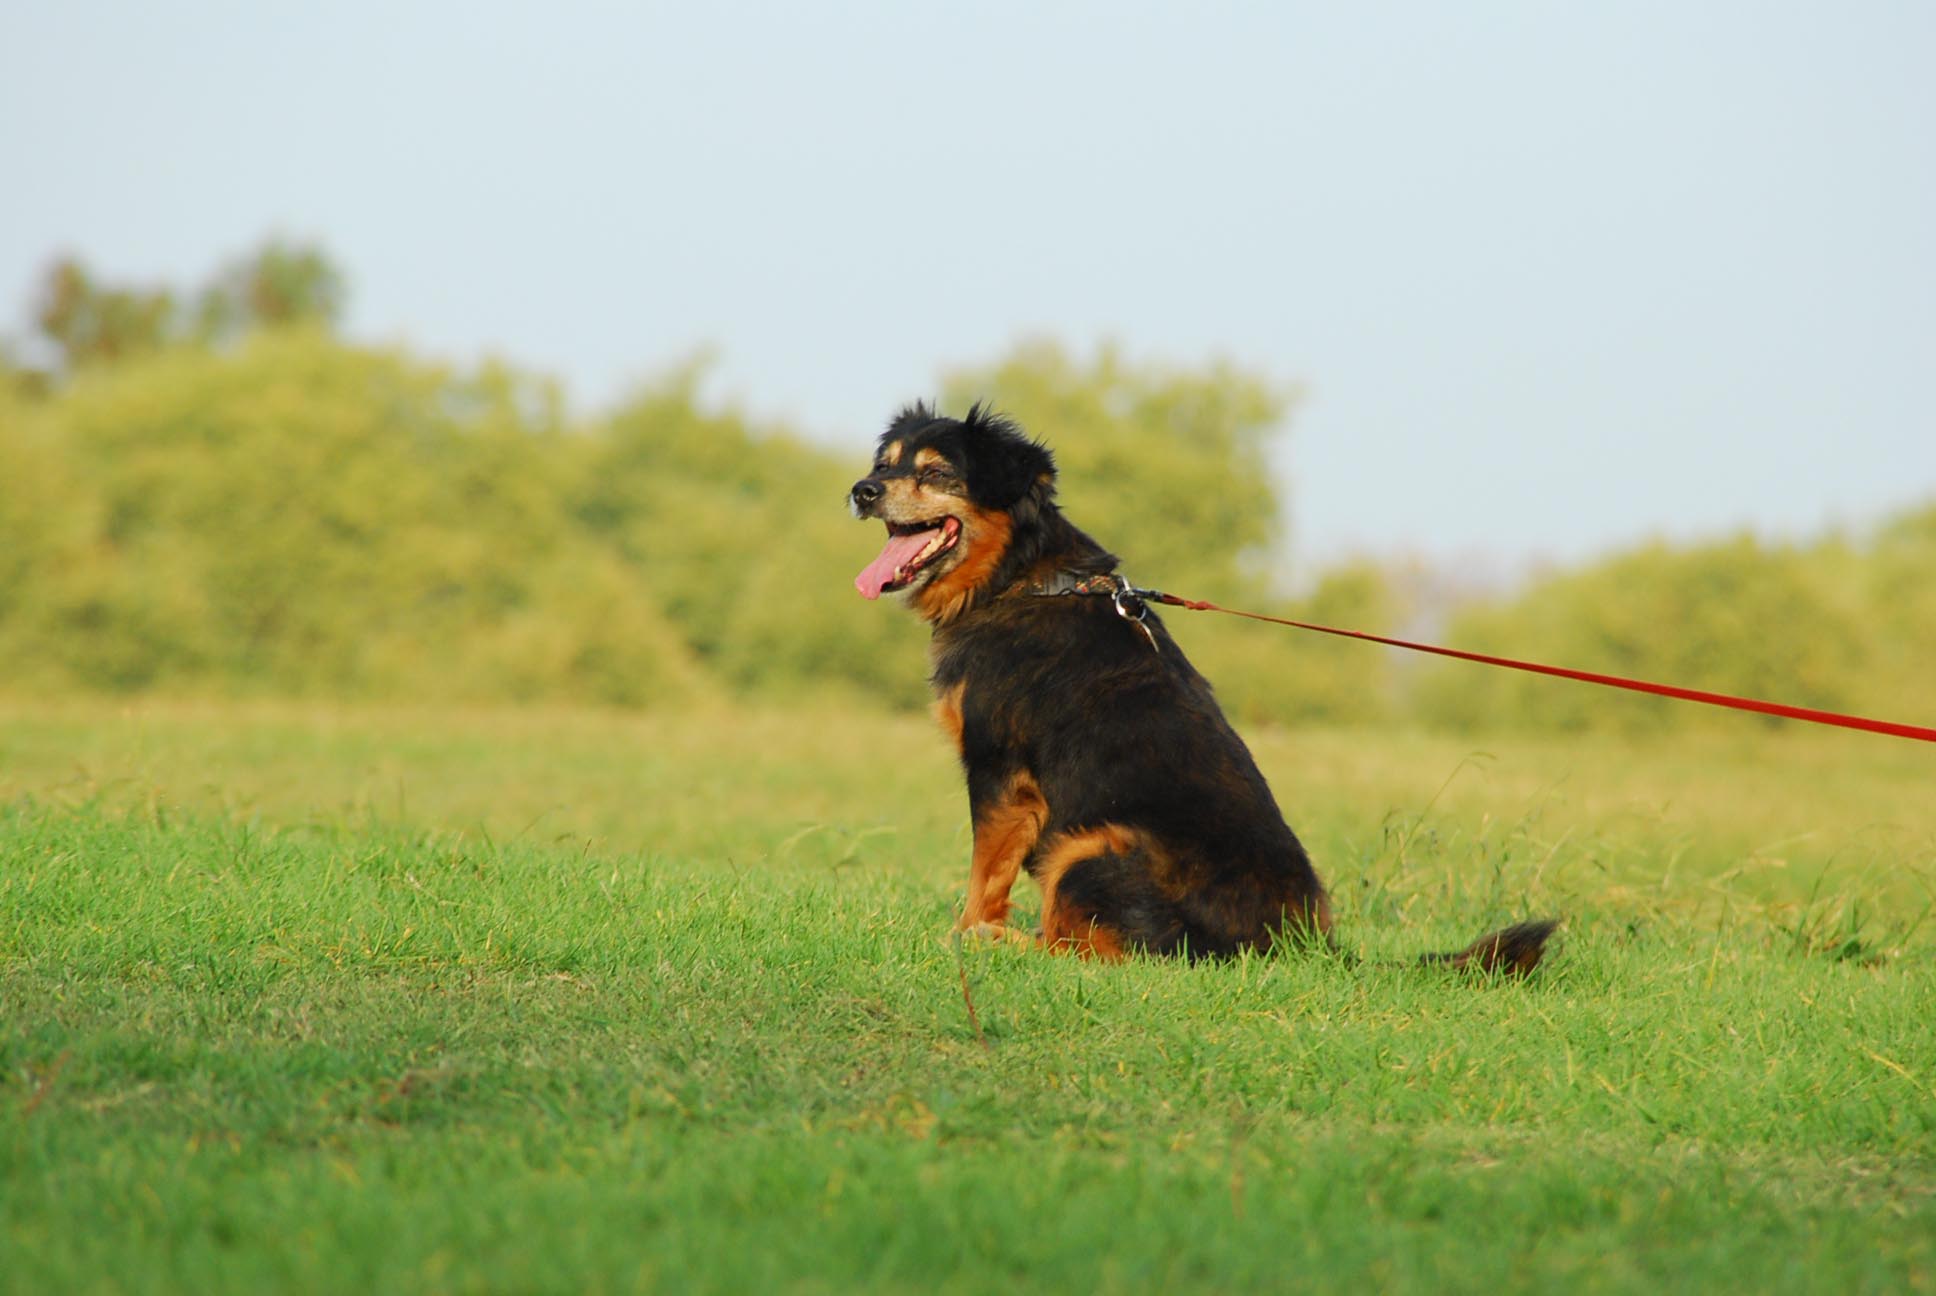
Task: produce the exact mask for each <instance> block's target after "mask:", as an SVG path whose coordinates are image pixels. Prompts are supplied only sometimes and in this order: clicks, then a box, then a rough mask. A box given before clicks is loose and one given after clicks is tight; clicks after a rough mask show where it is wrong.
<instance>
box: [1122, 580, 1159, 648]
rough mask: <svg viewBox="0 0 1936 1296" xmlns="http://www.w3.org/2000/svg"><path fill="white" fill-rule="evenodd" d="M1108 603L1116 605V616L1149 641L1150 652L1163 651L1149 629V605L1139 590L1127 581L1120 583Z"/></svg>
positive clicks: (1153, 633) (1154, 633)
mask: <svg viewBox="0 0 1936 1296" xmlns="http://www.w3.org/2000/svg"><path fill="white" fill-rule="evenodd" d="M1109 601H1110V602H1111V603H1114V604H1115V605H1116V615H1117V616H1119V617H1121V618H1122V619H1123V620H1125V621H1128V622H1130V623H1132V624H1133V625H1135V627H1136V628H1137V629H1138V630H1141V631H1142V632H1143V638H1145V639H1147V640H1149V646H1150V651H1151V652H1162V651H1163V650H1162V649H1161V648H1160V647H1158V646H1157V643H1156V632H1155V631H1154V630H1152V629H1150V628H1149V604H1147V603H1145V602H1143V599H1142V591H1141V590H1139V589H1137V588H1136V587H1135V586H1134V585H1131V584H1130V583H1129V582H1128V581H1121V582H1119V583H1118V584H1117V586H1116V590H1115V592H1114V593H1112V594H1111V595H1110V596H1109Z"/></svg>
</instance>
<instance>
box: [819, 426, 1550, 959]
mask: <svg viewBox="0 0 1936 1296" xmlns="http://www.w3.org/2000/svg"><path fill="white" fill-rule="evenodd" d="M851 499H852V503H853V507H854V511H855V512H856V513H857V514H858V515H859V516H861V517H871V518H878V519H880V520H881V521H883V522H885V523H886V524H887V544H886V546H885V547H884V548H883V549H882V550H881V552H880V556H879V557H877V558H875V559H874V561H873V562H871V563H869V564H868V565H867V567H866V569H865V570H864V571H862V572H861V574H860V575H859V577H857V578H856V579H855V582H854V583H855V585H857V586H858V587H859V589H860V592H861V593H862V594H864V595H866V596H867V597H868V598H870V599H872V598H879V597H880V596H881V595H882V594H884V593H888V592H892V591H904V592H905V593H906V594H907V598H908V602H909V603H910V604H911V605H912V606H913V608H914V609H915V611H917V612H919V613H920V614H921V615H922V616H923V617H924V618H926V620H927V621H928V623H929V624H930V625H931V626H932V627H933V631H934V642H933V656H934V676H933V683H934V689H935V693H936V696H937V698H938V701H937V703H936V711H937V714H938V715H939V716H940V719H941V723H942V727H943V728H945V729H946V730H947V731H948V733H949V734H950V735H951V736H952V737H953V738H954V740H955V742H956V744H957V745H958V747H959V748H960V752H961V763H962V768H963V769H964V770H965V771H966V773H967V777H968V805H969V811H970V813H971V815H972V816H973V822H974V859H973V863H972V864H971V866H970V870H969V875H968V903H967V907H966V909H965V910H964V911H963V913H962V915H961V921H960V923H959V927H960V929H961V930H962V931H964V932H971V933H975V934H978V935H982V936H989V937H1008V936H1016V935H1019V933H1017V932H1015V931H1013V929H1011V928H1010V927H1009V925H1008V916H1009V890H1010V888H1011V887H1012V886H1013V885H1014V883H1015V879H1016V876H1017V874H1018V873H1019V872H1020V871H1021V870H1023V869H1027V870H1028V872H1029V874H1030V875H1031V876H1032V877H1034V878H1035V881H1036V883H1037V884H1038V885H1039V886H1040V887H1041V889H1042V929H1041V933H1040V937H1039V939H1040V940H1041V942H1042V943H1043V944H1045V945H1047V946H1049V947H1050V948H1053V949H1061V950H1072V951H1076V952H1079V953H1082V954H1087V955H1093V956H1097V957H1103V958H1118V957H1121V956H1123V955H1124V954H1126V953H1128V952H1130V951H1133V950H1146V951H1150V952H1152V953H1159V954H1171V953H1184V954H1187V955H1189V956H1191V957H1200V956H1204V955H1228V954H1233V953H1236V952H1237V951H1239V950H1245V949H1256V950H1261V949H1265V948H1267V947H1269V946H1270V945H1271V944H1272V943H1273V942H1274V941H1278V940H1285V939H1297V938H1304V939H1316V940H1320V941H1327V940H1328V939H1329V937H1330V931H1331V912H1330V906H1329V905H1328V903H1327V902H1326V899H1325V894H1324V887H1323V886H1322V884H1320V883H1319V881H1318V876H1317V873H1316V872H1315V871H1314V870H1313V869H1312V867H1311V861H1310V858H1309V857H1308V856H1307V855H1306V854H1305V852H1304V848H1303V846H1302V845H1301V844H1299V842H1298V840H1297V837H1296V836H1295V835H1294V834H1293V833H1292V832H1291V830H1290V828H1289V826H1288V825H1286V824H1285V822H1284V817H1283V815H1282V814H1281V813H1280V812H1279V811H1278V808H1277V803H1276V801H1275V800H1273V799H1272V797H1271V791H1270V788H1269V786H1268V785H1267V784H1266V783H1265V782H1264V776H1263V775H1262V774H1261V773H1259V772H1258V769H1257V765H1256V762H1255V761H1253V760H1252V759H1251V755H1250V751H1249V749H1248V748H1246V747H1245V746H1244V743H1243V740H1242V739H1241V738H1239V737H1238V736H1237V734H1236V731H1235V730H1233V729H1232V728H1231V727H1230V724H1229V722H1228V721H1227V720H1225V719H1224V715H1223V712H1222V710H1220V709H1219V708H1218V706H1217V703H1216V700H1215V698H1214V697H1212V695H1211V691H1210V685H1209V684H1208V683H1207V682H1205V680H1204V678H1203V677H1202V676H1201V675H1199V674H1197V672H1196V671H1195V670H1194V669H1193V668H1192V667H1191V665H1190V663H1189V662H1188V660H1186V659H1185V657H1184V655H1183V653H1182V651H1181V650H1180V649H1179V648H1178V647H1177V645H1176V643H1175V641H1173V640H1172V639H1171V638H1170V636H1169V633H1168V631H1166V630H1165V629H1164V627H1163V624H1162V622H1161V621H1160V620H1159V619H1158V618H1157V616H1156V615H1155V613H1154V612H1149V611H1148V610H1147V609H1146V608H1142V607H1141V606H1140V605H1138V604H1136V603H1133V602H1130V603H1127V604H1126V605H1125V607H1124V608H1123V609H1121V610H1119V607H1118V600H1117V599H1116V598H1115V597H1113V596H1114V595H1115V593H1116V592H1117V591H1119V590H1120V589H1122V588H1123V586H1122V583H1121V581H1120V579H1119V578H1118V577H1116V575H1115V570H1116V558H1115V557H1114V555H1112V554H1110V553H1109V552H1108V551H1106V550H1105V549H1103V547H1102V546H1101V545H1099V544H1097V543H1096V542H1095V541H1094V540H1092V539H1090V538H1089V537H1088V536H1087V535H1085V534H1084V533H1083V532H1082V531H1080V530H1078V529H1077V528H1076V527H1075V526H1074V525H1073V524H1072V523H1070V522H1069V520H1068V519H1067V518H1065V517H1063V515H1062V512H1061V510H1060V509H1059V508H1057V507H1056V503H1055V461H1054V459H1053V458H1052V457H1051V456H1050V454H1049V451H1048V449H1047V448H1046V447H1045V446H1043V445H1041V444H1040V443H1038V442H1036V441H1033V440H1031V439H1029V438H1028V437H1027V436H1025V435H1023V434H1022V432H1021V431H1020V430H1019V429H1018V428H1016V427H1015V426H1014V425H1013V424H1011V423H1009V422H1008V421H1006V420H1005V419H1001V418H997V417H994V416H992V415H990V414H988V413H986V412H984V411H983V410H981V409H980V408H979V407H977V408H976V409H972V410H970V411H969V412H968V417H967V418H965V419H950V418H941V417H939V416H937V415H936V414H935V413H934V411H933V410H931V409H929V408H928V407H927V406H925V405H915V406H913V407H911V408H909V409H907V410H904V411H903V412H902V413H901V414H900V415H899V416H898V417H897V418H895V420H894V421H893V423H892V424H891V425H890V426H889V427H888V429H887V432H886V434H885V435H883V436H882V437H881V440H880V445H879V447H878V449H877V451H876V454H875V457H874V468H873V471H872V472H870V473H868V475H867V476H866V477H863V478H862V479H861V480H860V481H858V482H855V483H854V487H853V491H852V496H851ZM1126 611H1127V612H1136V611H1141V612H1143V613H1144V615H1143V616H1142V618H1141V619H1140V620H1138V619H1134V618H1132V617H1131V616H1128V615H1125V614H1124V613H1125V612H1126ZM1554 925H1555V924H1553V923H1550V922H1537V923H1523V924H1520V925H1519V926H1516V927H1510V928H1507V929H1506V930H1504V931H1500V932H1495V933H1493V934H1491V935H1489V936H1485V937H1482V938H1481V939H1479V940H1478V941H1475V942H1474V943H1473V944H1472V945H1470V946H1468V947H1466V948H1465V949H1463V950H1460V951H1458V952H1456V953H1452V954H1439V955H1428V956H1427V958H1428V959H1429V960H1433V961H1439V962H1448V963H1454V964H1464V965H1471V966H1475V967H1482V968H1504V969H1508V970H1512V971H1519V972H1524V971H1527V970H1530V969H1531V968H1532V967H1533V966H1534V965H1535V964H1536V963H1538V962H1539V958H1540V954H1541V952H1542V950H1543V948H1544V945H1545V942H1546V938H1547V936H1548V935H1550V934H1551V932H1552V930H1553V927H1554Z"/></svg>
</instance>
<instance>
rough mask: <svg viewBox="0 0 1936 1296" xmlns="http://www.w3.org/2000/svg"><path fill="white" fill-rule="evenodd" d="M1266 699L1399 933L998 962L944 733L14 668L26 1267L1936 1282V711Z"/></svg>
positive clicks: (1265, 736)
mask: <svg viewBox="0 0 1936 1296" xmlns="http://www.w3.org/2000/svg"><path fill="white" fill-rule="evenodd" d="M1252 737H1253V739H1254V745H1255V746H1256V749H1257V751H1258V755H1259V758H1260V760H1261V762H1262V763H1263V765H1264V767H1265V770H1266V772H1267V773H1268V774H1269V775H1270V777H1271V780H1272V783H1273V786H1274V787H1275V788H1276V789H1277V791H1278V794H1279V796H1280V799H1281V800H1282V801H1283V802H1284V804H1285V806H1286V808H1287V811H1288V812H1289V814H1290V816H1291V818H1292V821H1293V823H1294V824H1295V825H1296V826H1297V827H1298V828H1299V830H1300V833H1301V835H1303V836H1304V837H1305V839H1306V841H1307V842H1308V843H1309V844H1310V846H1311V847H1312V850H1313V853H1314V855H1315V856H1316V857H1317V860H1318V863H1319V867H1320V870H1321V872H1322V873H1323V875H1324V876H1325V878H1326V881H1327V882H1328V883H1329V884H1330V886H1331V888H1332V890H1333V892H1334V898H1335V902H1336V908H1337V912H1338V916H1339V920H1340V926H1339V930H1340V934H1341V936H1342V938H1343V941H1344V944H1345V945H1346V946H1348V947H1349V949H1350V951H1351V955H1346V956H1331V955H1322V954H1316V953H1302V954H1295V953H1285V954H1282V955H1278V956H1273V957H1268V958H1261V959H1249V960H1240V961H1237V962H1233V963H1229V964H1223V965H1215V966H1199V967H1188V966H1182V965H1177V964H1168V963H1157V962H1150V961H1137V962H1133V963H1131V964H1128V965H1124V966H1092V965H1087V964H1083V963H1079V962H1076V961H1074V960H1069V959H1062V958H1055V957H1049V956H1044V955H1041V954H1038V953H1033V952H1029V951H1023V950H1018V949H1014V948H1006V947H1002V948H969V949H965V950H963V949H957V948H955V947H953V946H951V945H950V944H949V943H948V942H946V941H945V940H944V939H943V936H944V933H945V932H946V930H947V928H948V925H949V923H950V921H951V919H952V916H953V910H954V906H955V905H956V904H957V902H958V900H959V896H960V892H961V888H962V884H963V882H964V880H965V873H966V859H967V847H968V837H967V831H966V827H965V824H964V822H963V819H964V809H963V795H962V793H961V790H960V787H959V782H958V778H957V776H956V774H955V772H954V770H953V768H952V762H951V759H950V757H949V755H948V753H947V751H946V750H945V748H944V746H943V743H942V740H941V738H940V737H939V735H937V734H936V733H935V732H934V731H933V729H932V727H931V726H930V725H929V724H928V723H926V722H925V721H923V720H921V719H920V718H917V717H908V716H894V715H887V714H881V713H870V712H865V711H862V712H858V713H856V712H855V711H853V710H852V709H848V708H840V707H835V706H832V705H826V706H819V707H813V706H802V707H797V708H793V709H788V710H758V711H755V710H732V709H720V708H717V707H713V708H707V709H703V710H696V711H693V712H690V713H678V714H672V715H645V716H640V715H622V714H616V713H595V712H564V711H528V712H484V711H479V712H458V711H450V710H424V711H420V712H411V711H397V710H379V709H342V708H333V707H321V706H317V707H304V706H297V705H270V704H262V705H255V706H251V705H242V704H222V705H215V704H208V705H194V704H175V705H162V704H146V703H144V704H138V705H133V706H126V707H123V706H118V705H114V704H109V703H73V704H27V703H21V702H15V703H11V704H0V1289H4V1290H8V1291H18V1292H36V1293H40V1292H69V1291H77V1292H93V1291H102V1292H116V1291H130V1292H147V1291H155V1292H173V1291H195V1292H203V1291H249V1292H257V1291H269V1290H274V1291H304V1290H327V1291H364V1290H376V1291H489V1290H500V1291H529V1290H555V1291H631V1290H653V1289H662V1290H669V1291H682V1292H683V1291H743V1290H757V1289H770V1288H783V1289H789V1290H809V1291H829V1292H832V1291H847V1290H853V1289H856V1288H859V1289H868V1290H908V1291H928V1290H944V1291H955V1290H959V1291H982V1290H993V1289H1003V1290H1014V1291H1030V1290H1041V1291H1056V1292H1069V1291H1090V1290H1097V1291H1121V1290H1188V1289H1207V1290H1254V1289H1260V1288H1261V1289H1273V1288H1334V1287H1335V1288H1351V1287H1360V1288H1364V1287H1369V1288H1372V1289H1376V1290H1389V1289H1411V1290H1449V1291H1465V1290H1472V1291H1477V1290H1482V1289H1483V1290H1488V1291H1496V1290H1517V1289H1533V1288H1540V1289H1547V1288H1554V1287H1560V1286H1561V1285H1562V1284H1563V1285H1564V1286H1563V1288H1562V1289H1564V1290H1584V1291H1594V1290H1602V1289H1615V1290H1619V1289H1629V1290H1632V1289H1643V1288H1644V1289H1648V1290H1653V1289H1656V1288H1667V1289H1684V1290H1712V1289H1717V1288H1726V1289H1732V1290H1789V1291H1823V1292H1844V1291H1901V1290H1933V1289H1936V917H1931V918H1930V919H1929V920H1928V921H1924V919H1925V916H1926V915H1928V914H1929V911H1930V907H1931V903H1932V897H1936V795H1932V793H1933V792H1936V750H1932V749H1929V748H1927V747H1919V746H1917V745H1915V744H1910V743H1905V742H1898V741H1894V740H1885V739H1879V738H1871V737H1864V736H1861V735H1842V734H1832V733H1829V734H1796V733H1787V732H1775V731H1773V730H1771V729H1769V728H1767V727H1765V726H1762V725H1759V724H1756V723H1753V722H1744V723H1743V724H1741V725H1740V726H1738V727H1732V728H1727V729H1723V730H1717V731H1715V732H1714V733H1712V734H1706V735H1702V736H1697V737H1679V738H1674V739H1662V740H1659V741H1656V742H1651V743H1646V744H1637V743H1632V742H1627V741H1622V740H1615V739H1611V738H1605V737H1598V736H1592V737H1583V738H1578V739H1572V740H1562V739H1557V738H1553V737H1539V738H1527V737H1517V736H1515V737H1501V738H1498V739H1494V740H1491V741H1489V742H1487V743H1485V744H1475V743H1472V742H1467V741H1460V740H1456V739H1450V738H1446V737H1442V736H1421V735H1417V734H1408V733H1404V732H1384V731H1360V732H1315V733H1291V732H1266V733H1261V734H1254V735H1252ZM1022 899H1023V903H1024V906H1025V907H1026V905H1027V904H1028V903H1030V902H1031V901H1032V899H1033V896H1032V894H1029V893H1028V889H1027V885H1026V884H1024V887H1023V897H1022ZM1540 913H1559V914H1563V915H1564V916H1565V917H1566V919H1567V927H1566V929H1565V932H1564V934H1563V939H1562V943H1561V944H1560V946H1559V948H1558V950H1557V952H1556V953H1555V954H1554V955H1553V956H1552V958H1551V960H1550V961H1549V963H1548V965H1547V966H1546V967H1545V968H1543V969H1542V970H1541V971H1540V972H1539V973H1538V974H1537V975H1536V976H1535V977H1534V978H1532V979H1531V980H1530V981H1527V982H1524V983H1499V984H1487V983H1483V982H1480V983H1475V982H1472V981H1469V980H1465V979H1461V978H1459V977H1457V976H1454V975H1449V974H1445V973H1442V972H1436V971H1425V970H1420V969H1414V968H1410V967H1406V966H1403V965H1402V964H1401V963H1400V962H1398V960H1400V959H1402V958H1403V957H1405V956H1407V955H1410V954H1412V953H1416V952H1419V951H1422V950H1426V949H1433V948H1445V947H1448V946H1451V945H1454V944H1458V943H1461V942H1463V941H1464V940H1466V939H1469V938H1470V937H1472V936H1474V935H1476V934H1477V933H1478V932H1479V931H1480V930H1482V929H1484V928H1485V927H1487V926H1489V925H1493V924H1496V923H1499V922H1503V921H1505V920H1508V919H1511V918H1515V917H1521V916H1528V915H1533V914H1540ZM971 1006H972V1012H971Z"/></svg>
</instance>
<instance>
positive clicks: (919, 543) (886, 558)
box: [854, 517, 961, 599]
mask: <svg viewBox="0 0 1936 1296" xmlns="http://www.w3.org/2000/svg"><path fill="white" fill-rule="evenodd" d="M960 539H961V520H960V519H959V518H952V517H945V518H942V519H941V521H940V523H939V524H938V525H937V524H936V523H934V522H889V523H888V524H887V543H886V544H885V545H883V546H881V552H880V556H879V557H877V558H875V559H874V561H873V562H871V563H868V564H867V567H866V569H865V570H863V571H862V572H861V574H860V575H858V576H856V577H854V588H855V589H857V590H859V591H860V592H861V593H862V594H864V595H866V596H867V597H868V598H870V599H877V598H879V597H880V596H881V595H883V594H888V593H892V592H893V591H894V590H898V589H906V588H907V587H908V585H909V583H910V582H912V581H913V580H914V578H915V577H916V576H917V575H919V574H920V572H921V569H922V568H924V567H926V566H927V565H928V564H929V563H931V562H933V561H934V560H935V559H937V558H939V557H940V556H941V555H942V554H944V553H947V552H948V551H949V550H950V549H953V548H954V547H955V544H956V542H957V541H959V540H960Z"/></svg>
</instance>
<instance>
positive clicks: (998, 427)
mask: <svg viewBox="0 0 1936 1296" xmlns="http://www.w3.org/2000/svg"><path fill="white" fill-rule="evenodd" d="M961 448H962V458H963V460H964V465H963V466H964V468H965V470H966V477H967V480H968V496H969V498H970V499H972V500H974V501H975V502H976V503H977V504H982V505H985V506H987V507H989V508H998V509H1007V508H1013V507H1015V505H1016V504H1018V503H1020V502H1021V501H1022V499H1023V498H1024V497H1025V496H1028V495H1031V494H1033V495H1035V496H1036V497H1037V499H1038V501H1040V502H1046V501H1047V500H1048V499H1049V497H1050V496H1051V495H1053V494H1054V493H1055V456H1054V455H1052V454H1050V453H1049V448H1048V447H1047V446H1045V445H1043V444H1042V443H1041V442H1039V441H1036V440H1033V439H1031V438H1030V437H1028V436H1027V435H1025V434H1024V433H1023V432H1022V429H1021V428H1019V427H1017V426H1015V424H1014V423H1012V422H1010V421H1009V420H1008V419H1005V418H1003V417H1001V416H1000V415H999V414H995V413H993V412H991V411H990V410H988V409H987V408H985V407H984V406H981V405H975V406H974V407H973V408H971V409H970V410H969V411H968V417H967V418H965V419H963V420H962V423H961Z"/></svg>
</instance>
